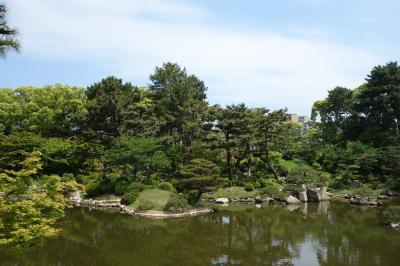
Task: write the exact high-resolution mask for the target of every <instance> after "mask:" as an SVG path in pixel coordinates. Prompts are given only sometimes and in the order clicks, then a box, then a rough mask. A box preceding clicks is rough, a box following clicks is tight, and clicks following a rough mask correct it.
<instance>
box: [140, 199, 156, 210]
mask: <svg viewBox="0 0 400 266" xmlns="http://www.w3.org/2000/svg"><path fill="white" fill-rule="evenodd" d="M154 206H155V205H154V202H151V201H149V200H146V199H140V200H139V205H138V207H137V209H138V210H139V211H148V210H152V209H154Z"/></svg>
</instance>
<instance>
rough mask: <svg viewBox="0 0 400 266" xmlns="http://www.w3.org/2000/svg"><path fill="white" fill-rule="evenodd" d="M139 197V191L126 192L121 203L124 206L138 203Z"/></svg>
mask: <svg viewBox="0 0 400 266" xmlns="http://www.w3.org/2000/svg"><path fill="white" fill-rule="evenodd" d="M138 196H139V191H137V190H132V191H129V192H126V193H125V194H124V195H122V197H121V203H122V204H124V205H130V204H132V203H134V202H135V201H136V199H137V197H138Z"/></svg>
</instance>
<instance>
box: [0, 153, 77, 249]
mask: <svg viewBox="0 0 400 266" xmlns="http://www.w3.org/2000/svg"><path fill="white" fill-rule="evenodd" d="M40 156H41V154H40V152H33V153H30V154H27V155H26V158H25V159H24V160H23V161H22V162H20V163H19V165H20V166H21V168H20V169H19V170H5V171H2V172H0V192H1V193H0V246H6V247H13V248H19V247H22V246H26V245H32V244H35V243H38V242H40V241H41V240H42V239H43V238H44V237H49V236H55V235H57V233H58V230H57V229H56V228H55V227H54V224H55V223H56V221H57V220H58V219H60V218H62V217H63V215H64V212H63V209H64V206H65V202H64V198H63V196H62V194H63V193H67V192H68V191H70V190H73V189H75V188H76V187H77V185H76V184H74V183H72V181H70V182H69V183H67V184H62V183H61V182H60V177H59V176H56V175H52V176H43V177H42V178H40V179H37V178H36V177H37V174H38V172H39V170H40V168H41V166H42V165H41V160H40Z"/></svg>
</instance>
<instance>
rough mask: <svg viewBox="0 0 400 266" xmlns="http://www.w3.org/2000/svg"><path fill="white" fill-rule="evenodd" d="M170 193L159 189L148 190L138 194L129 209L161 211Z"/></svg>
mask: <svg viewBox="0 0 400 266" xmlns="http://www.w3.org/2000/svg"><path fill="white" fill-rule="evenodd" d="M171 195H172V193H171V192H169V191H165V190H160V189H148V190H144V191H142V192H140V194H139V196H138V198H137V199H136V201H135V202H134V203H132V204H131V205H130V207H132V208H135V209H141V210H154V211H163V210H164V209H165V206H166V205H167V203H168V201H169V199H170V197H171Z"/></svg>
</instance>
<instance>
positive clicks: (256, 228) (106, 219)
mask: <svg viewBox="0 0 400 266" xmlns="http://www.w3.org/2000/svg"><path fill="white" fill-rule="evenodd" d="M379 212H380V211H379V209H376V208H368V209H360V208H356V207H353V206H349V205H347V204H344V203H335V202H331V203H328V202H326V203H323V204H302V205H296V206H288V207H282V206H277V205H263V206H262V207H261V208H256V207H255V206H254V205H230V206H228V207H219V209H218V210H217V211H216V212H214V213H212V214H209V215H206V216H200V217H193V218H183V219H178V220H176V219H175V220H151V219H145V218H139V217H131V216H125V215H121V214H118V213H109V212H106V211H99V210H92V211H89V210H88V209H84V208H80V209H72V210H69V211H68V215H67V217H66V219H65V220H64V221H63V222H62V224H60V227H62V228H63V233H62V236H61V237H59V238H57V239H52V240H49V241H46V242H45V243H44V244H43V246H41V247H37V248H32V249H27V250H24V251H23V252H22V253H20V254H16V253H14V252H12V251H5V250H3V251H2V250H0V264H1V265H140V266H142V265H306V266H310V265H363V266H364V265H398V261H399V260H400V252H398V251H399V250H400V234H396V233H393V232H392V231H390V230H388V229H386V228H384V227H382V226H381V225H380V224H379V220H378V218H377V216H378V215H379Z"/></svg>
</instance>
